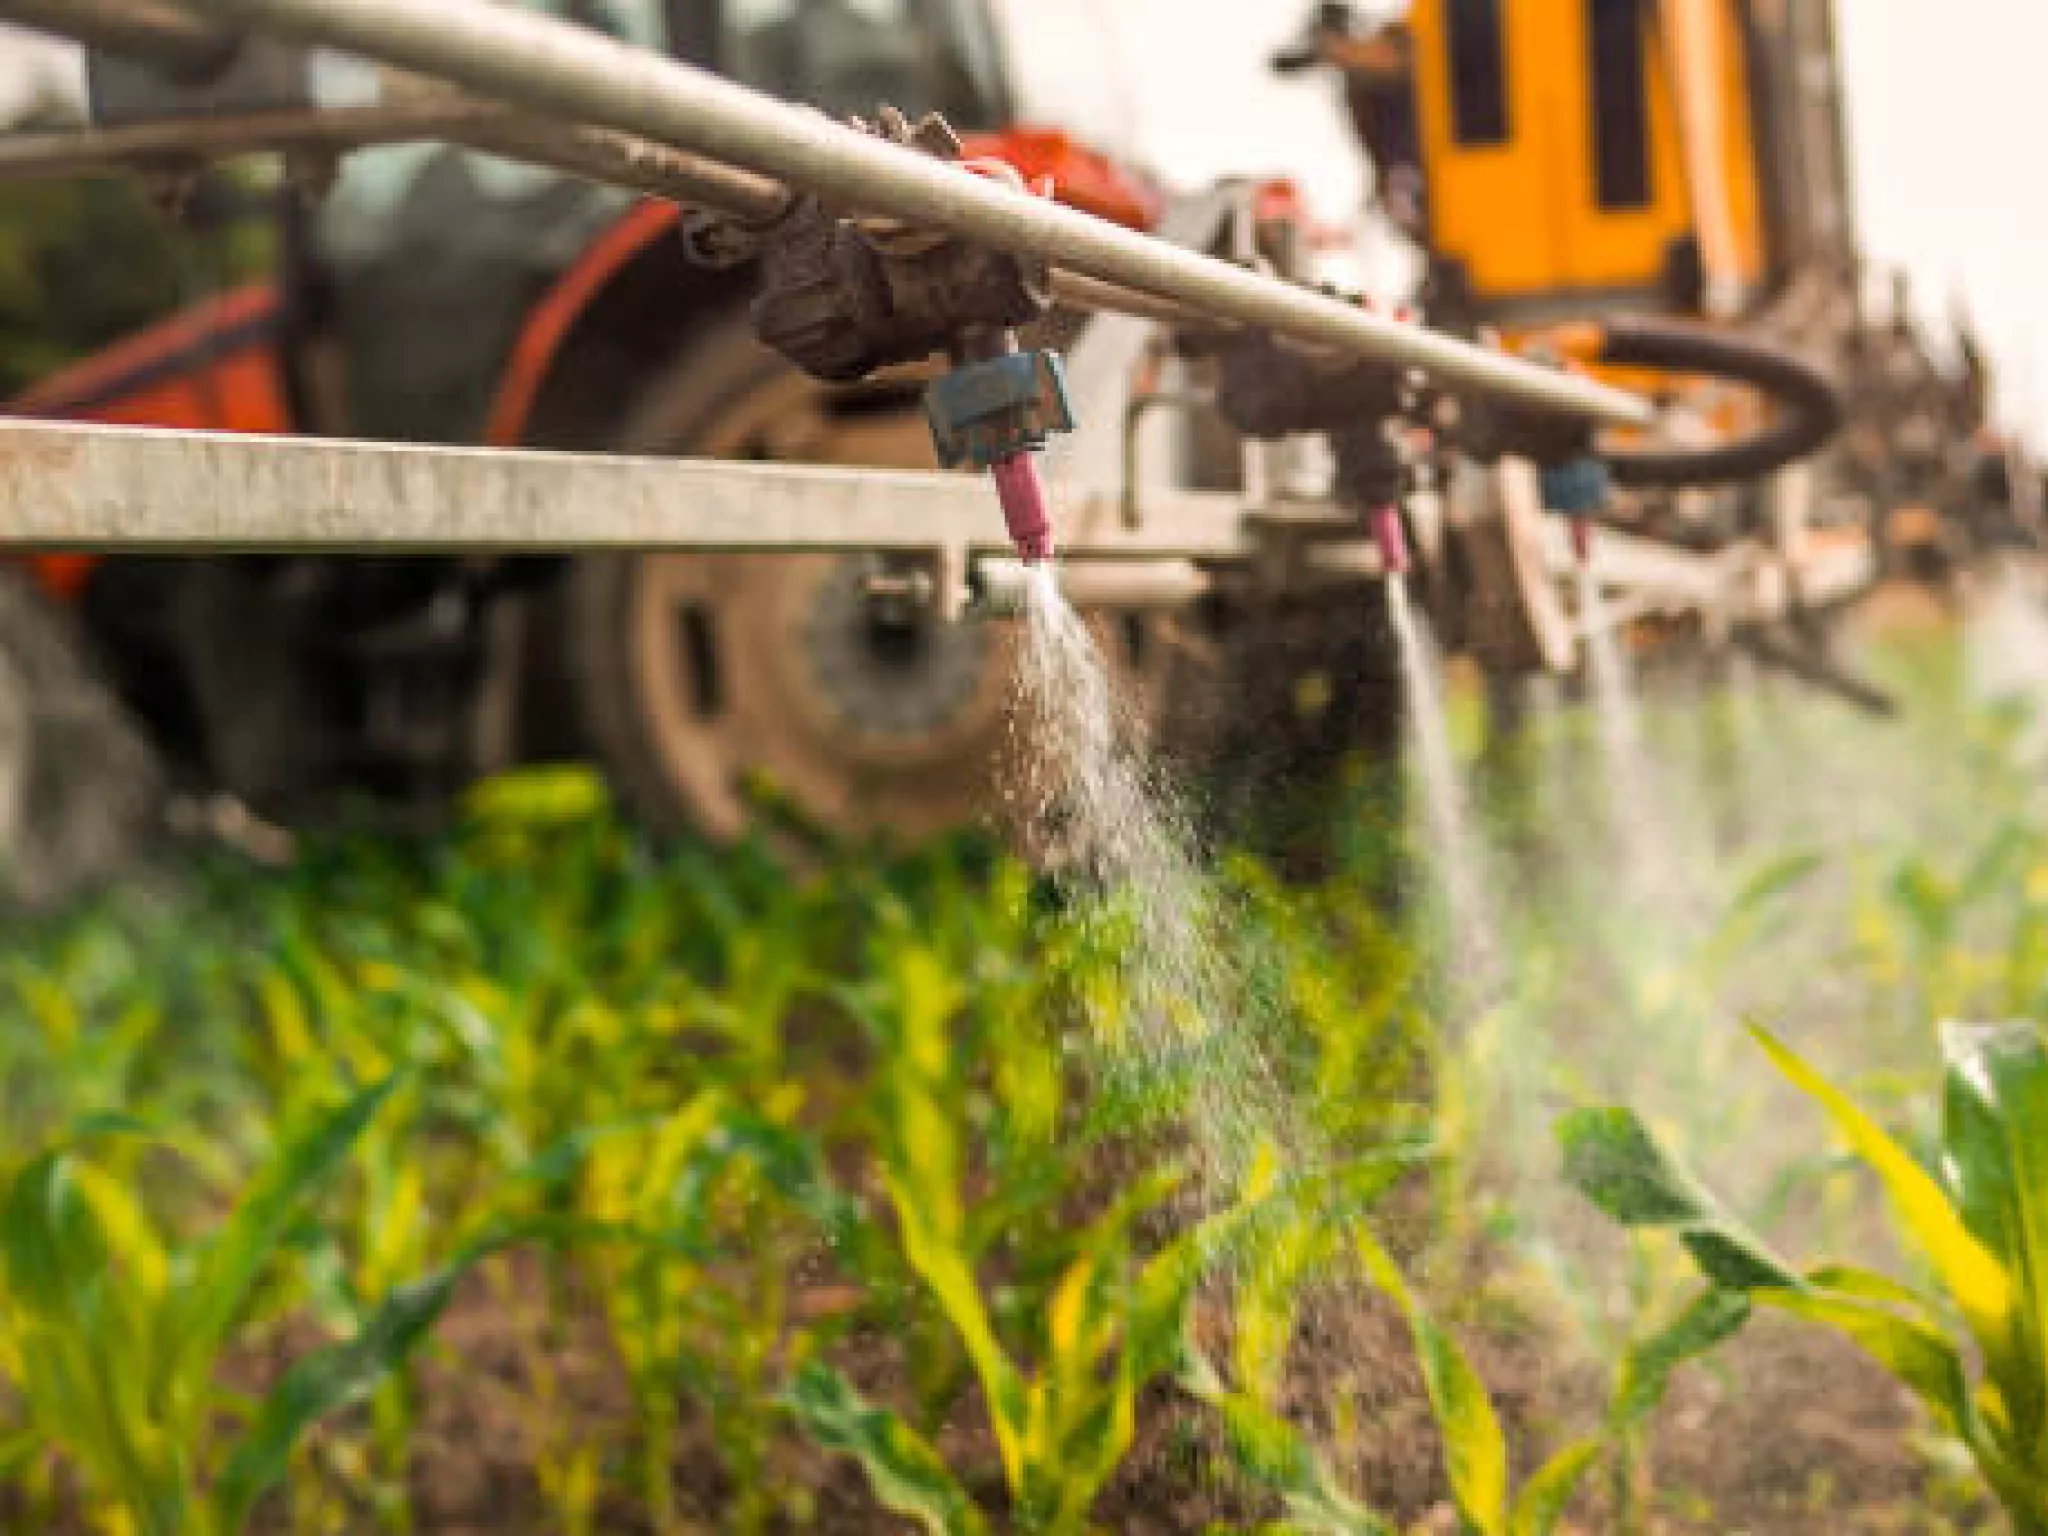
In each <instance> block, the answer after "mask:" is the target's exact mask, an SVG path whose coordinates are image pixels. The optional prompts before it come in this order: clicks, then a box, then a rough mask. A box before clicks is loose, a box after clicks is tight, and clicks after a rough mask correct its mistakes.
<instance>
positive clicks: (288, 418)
mask: <svg viewBox="0 0 2048 1536" xmlns="http://www.w3.org/2000/svg"><path fill="white" fill-rule="evenodd" d="M7 409H8V410H9V411H10V412H12V413H14V414H16V415H22V416H43V417H54V418H62V419H66V420H72V421H97V422H105V423H108V424H110V425H115V426H134V427H181V428H185V429H188V430H194V431H217V432H289V431H290V430H291V429H292V415H291V409H290V406H289V403H288V400H287V397H286V394H285V389H284V381H283V375H282V369H281V366H280V360H279V356H278V300H277V294H276V292H275V290H273V289H271V288H268V287H256V288H245V289H242V290H240V291H238V292H235V293H230V294H224V295H222V296H221V297H220V298H218V299H214V300H212V301H210V302H208V303H205V304H201V305H198V306H195V307H194V308H192V309H189V310H186V311H185V312H184V313H182V314H178V315H174V316H172V317H171V318H170V319H168V320H165V321H163V322H161V323H160V324H158V325H154V326H151V327H150V328H149V329H147V330H145V331H142V332H140V333H139V334H137V335H135V336H131V337H130V338H128V339H127V340H126V341H123V342H119V343H117V344H116V345H114V346H112V347H110V348H108V349H107V350H106V351H104V352H100V353H97V354H96V355H94V356H92V357H89V358H86V359H85V360H84V361H82V362H79V363H76V364H74V365H72V366H71V367H69V368H66V369H64V370H63V371H62V372H60V373H57V374H56V375H54V376H52V377H51V378H48V379H45V380H44V381H43V382H42V383H40V384H37V385H35V386H34V387H33V388H31V389H29V390H27V391H26V392H25V393H23V394H21V395H19V396H17V397H16V398H15V399H14V400H12V401H10V402H8V405H7ZM22 563H24V564H26V565H27V566H28V568H29V569H30V571H32V572H33V573H34V575H35V578H36V581H37V583H38V585H40V586H41V587H42V588H43V589H44V590H45V591H47V592H49V593H51V594H52V595H53V596H56V597H58V598H61V599H67V600H68V599H71V598H75V597H76V596H77V595H78V594H79V592H80V591H81V590H83V588H84V586H85V583H86V582H87V580H88V579H90V577H91V575H92V571H93V568H94V567H95V566H96V565H97V564H98V563H99V562H98V558H97V557H96V556H92V555H80V554H47V555H33V556H30V557H28V558H27V559H26V560H25V561H23V562H22Z"/></svg>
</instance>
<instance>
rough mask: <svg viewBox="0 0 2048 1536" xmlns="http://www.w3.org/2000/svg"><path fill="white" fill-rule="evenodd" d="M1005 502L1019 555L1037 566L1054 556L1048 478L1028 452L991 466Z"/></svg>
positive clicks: (1005, 520)
mask: <svg viewBox="0 0 2048 1536" xmlns="http://www.w3.org/2000/svg"><path fill="white" fill-rule="evenodd" d="M989 474H990V476H991V477H992V478H993V479H994V480H995V483H996V500H997V501H998V502H1000V503H1001V504H1002V508H1003V526H1004V527H1006V528H1008V529H1009V530H1010V542H1011V543H1013V544H1015V545H1016V546H1017V558H1018V559H1020V560H1022V561H1023V562H1024V563H1025V564H1026V565H1037V564H1039V563H1040V562H1041V561H1045V560H1050V559H1051V558H1052V556H1053V533H1052V514H1051V513H1050V512H1049V511H1047V510H1046V504H1045V481H1044V480H1043V479H1042V478H1041V477H1040V475H1039V473H1038V462H1037V460H1035V459H1034V458H1033V457H1032V456H1031V455H1030V454H1028V453H1020V454H1018V455H1016V456H1015V457H1014V458H1008V459H999V460H997V461H996V462H995V463H994V464H991V465H990V466H989Z"/></svg>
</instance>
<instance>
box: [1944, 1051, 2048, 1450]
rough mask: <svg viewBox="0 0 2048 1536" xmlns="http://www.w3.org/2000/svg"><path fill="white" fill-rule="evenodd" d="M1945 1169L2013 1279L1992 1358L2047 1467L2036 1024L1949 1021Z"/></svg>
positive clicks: (2045, 1194)
mask: <svg viewBox="0 0 2048 1536" xmlns="http://www.w3.org/2000/svg"><path fill="white" fill-rule="evenodd" d="M1942 1054H1943V1057H1944V1059H1945V1060H1946V1062H1947V1074H1946V1079H1947V1081H1946V1091H1945V1104H1944V1114H1943V1135H1942V1141H1943V1151H1944V1170H1943V1171H1944V1173H1945V1174H1946V1176H1947V1182H1948V1185H1949V1188H1950V1189H1951V1191H1952V1192H1953V1193H1954V1196H1955V1199H1956V1203H1957V1206H1958V1207H1959V1208H1960V1211H1961V1214H1962V1220H1963V1222H1964V1225H1965V1226H1966V1227H1967V1228H1968V1229H1969V1231H1970V1233H1971V1235H1972V1236H1973V1237H1974V1238H1975V1239H1976V1240H1977V1241H1978V1242H1980V1243H1982V1244H1983V1245H1984V1246H1985V1248H1986V1249H1988V1250H1989V1251H1990V1252H1991V1253H1993V1254H1994V1255H1996V1256H1997V1258H1998V1259H1999V1260H2000V1261H2001V1262H2002V1263H2003V1265H2004V1266H2005V1270H2006V1273H2007V1274H2008V1276H2009V1277H2010V1278H2011V1281H2012V1284H2013V1287H2014V1295H2013V1304H2012V1308H2011V1311H2010V1314H2009V1317H2010V1326H2009V1328H2008V1330H2007V1332H2006V1335H2005V1337H2004V1338H2003V1339H2001V1340H1999V1341H1997V1343H1996V1344H1993V1343H1992V1342H1990V1341H1985V1343H1984V1352H1985V1365H1986V1369H1987V1371H1988V1374H1989V1376H1990V1378H1991V1381H1992V1383H1993V1385H1994V1386H1995V1387H1996V1389H1997V1391H1998V1394H1999V1396H2000V1398H2001V1399H2002V1402H2003V1406H2004V1408H2005V1411H2006V1413H2007V1415H2008V1416H2009V1418H2010V1420H2011V1423H2012V1434H2013V1437H2014V1439H2015V1442H2016V1444H2017V1445H2018V1446H2019V1447H2020V1448H2021V1449H2022V1451H2023V1453H2024V1454H2026V1455H2028V1456H2029V1457H2030V1459H2032V1460H2034V1461H2036V1462H2038V1463H2039V1464H2040V1465H2043V1466H2048V1045H2044V1043H2043V1039H2042V1034H2041V1031H2040V1029H2039V1027H2038V1026H2036V1025H2034V1024H2031V1023H2015V1024H2004V1025H1993V1026H1965V1025H1950V1026H1948V1027H1947V1028H1945V1029H1944V1030H1943V1031H1942Z"/></svg>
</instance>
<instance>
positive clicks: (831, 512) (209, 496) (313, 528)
mask: <svg viewBox="0 0 2048 1536" xmlns="http://www.w3.org/2000/svg"><path fill="white" fill-rule="evenodd" d="M1054 501H1055V505H1056V506H1058V507H1059V508H1060V524H1061V544H1062V547H1063V548H1064V549H1066V550H1068V551H1070V552H1071V553H1073V554H1075V555H1077V556H1082V555H1085V556H1091V557H1095V558H1103V559H1119V560H1121V559H1148V560H1156V559H1167V558H1180V559H1212V560H1214V559H1224V560H1227V559H1233V558H1242V557H1244V556H1247V555H1249V554H1250V553H1251V550H1252V539H1253V537H1254V536H1253V534H1252V533H1251V531H1250V530H1249V529H1248V527H1247V519H1246V518H1245V515H1244V510H1243V507H1242V505H1241V503H1240V502H1239V501H1238V500H1237V499H1236V498H1235V497H1229V496H1216V495H1199V494H1194V493H1180V494H1176V495H1172V496H1162V497H1156V498H1153V499H1151V501H1150V502H1149V503H1148V505H1147V508H1146V512H1147V516H1146V519H1145V522H1144V524H1143V526H1141V527H1137V528H1132V527H1128V526H1126V524H1125V522H1124V519H1123V517H1122V515H1121V511H1120V509H1119V507H1118V506H1117V505H1116V498H1114V497H1113V496H1109V495H1096V496H1092V497H1086V498H1081V499H1078V500H1076V501H1074V502H1072V504H1067V502H1066V501H1065V499H1063V498H1061V497H1060V496H1059V494H1058V488H1057V487H1055V496H1054ZM1333 523H1342V524H1343V525H1344V526H1349V524H1348V522H1344V520H1342V519H1337V518H1333ZM9 547H11V548H17V549H77V550H98V549H118V550H122V551H127V552H135V553H148V552H157V553H174V552H179V551H195V552H196V551H252V550H333V551H359V550H370V549H376V550H379V551H384V552H391V551H417V552H427V551H453V550H470V551H475V550H481V551H499V552H508V553H509V552H527V551H530V552H544V551H570V550H596V549H673V550H722V551H780V552H784V553H790V552H801V551H807V550H808V551H826V550H853V549H874V550H933V549H950V550H956V551H960V552H962V553H963V554H966V553H994V554H1008V553H1010V552H1011V546H1010V540H1009V538H1008V536H1007V534H1006V533H1005V532H1004V529H1003V522H1002V518H1001V517H1000V516H999V515H998V514H997V510H996V505H995V501H994V497H993V495H992V493H991V491H990V490H989V487H988V485H987V482H986V481H985V480H983V479H982V478H981V477H980V476H970V475H949V474H937V473H930V474H919V473H910V472H901V471H883V470H855V469H842V468H822V467H815V466H808V465H790V464H742V463H729V462H724V461H705V460H692V459H643V458H626V457H620V456H615V455H608V454H577V453H544V452H536V451H530V450H504V449H481V448H444V447H438V446H429V445H416V444H391V443H363V442H352V441H342V440H331V439H324V438H293V437H264V436H256V435H252V434H240V433H219V432H181V431H167V430H159V429H156V428H149V427H108V426H95V425H77V424H72V423H57V422H41V421H20V420H10V421H4V422H0V548H9Z"/></svg>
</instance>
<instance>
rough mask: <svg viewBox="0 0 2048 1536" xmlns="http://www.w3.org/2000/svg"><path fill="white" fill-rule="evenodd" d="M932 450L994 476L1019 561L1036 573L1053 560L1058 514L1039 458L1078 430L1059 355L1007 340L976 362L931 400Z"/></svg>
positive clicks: (939, 384)
mask: <svg viewBox="0 0 2048 1536" xmlns="http://www.w3.org/2000/svg"><path fill="white" fill-rule="evenodd" d="M925 413H926V415H927V416H928V417H929V418H930V421H931V428H932V446H933V448H934V449H935V450H936V452H937V453H938V457H939V463H940V464H942V465H944V466H945V467H946V468H948V469H954V468H957V467H959V466H961V465H972V466H973V467H974V468H976V469H986V470H987V471H988V472H989V474H990V475H991V476H992V477H993V478H994V480H995V483H996V499H997V500H998V501H1000V502H1001V503H1002V507H1003V522H1004V524H1005V526H1007V527H1008V528H1009V530H1010V539H1011V542H1012V543H1014V544H1015V545H1016V546H1017V557H1018V558H1019V559H1021V560H1023V561H1025V562H1026V563H1027V564H1031V565H1036V564H1038V563H1040V562H1041V561H1045V560H1050V559H1051V558H1052V554H1053V533H1052V514H1051V513H1050V512H1049V511H1048V510H1047V507H1046V499H1045V482H1044V481H1043V480H1042V479H1041V478H1040V477H1039V473H1038V461H1037V460H1036V459H1035V458H1034V457H1033V455H1034V454H1035V453H1036V452H1037V451H1038V450H1039V449H1041V448H1043V447H1044V446H1045V445H1046V441H1047V440H1048V439H1049V438H1050V437H1051V436H1052V434H1053V433H1055V432H1071V431H1072V430H1073V429H1074V412H1073V407H1072V405H1071V404H1070V403H1069V402H1068V399H1067V378H1066V371H1065V369H1064V368H1063V367H1062V366H1061V364H1060V359H1059V354H1058V353H1055V352H1024V351H1019V350H1018V349H1017V347H1016V345H1015V343H1014V342H1013V341H1012V340H1011V339H1010V338H1009V337H1007V336H1004V337H1002V338H1000V340H999V341H998V342H997V343H996V345H995V347H994V348H993V349H992V350H991V351H990V353H989V355H987V356H981V357H970V358H969V359H968V360H966V361H964V362H962V363H960V364H959V365H958V366H957V367H955V368H954V369H953V371H952V372H950V373H948V374H946V375H945V376H944V377H942V378H940V379H938V380H936V381H935V382H934V383H933V384H932V386H931V388H930V389H928V390H927V391H926V392H925Z"/></svg>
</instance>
